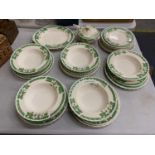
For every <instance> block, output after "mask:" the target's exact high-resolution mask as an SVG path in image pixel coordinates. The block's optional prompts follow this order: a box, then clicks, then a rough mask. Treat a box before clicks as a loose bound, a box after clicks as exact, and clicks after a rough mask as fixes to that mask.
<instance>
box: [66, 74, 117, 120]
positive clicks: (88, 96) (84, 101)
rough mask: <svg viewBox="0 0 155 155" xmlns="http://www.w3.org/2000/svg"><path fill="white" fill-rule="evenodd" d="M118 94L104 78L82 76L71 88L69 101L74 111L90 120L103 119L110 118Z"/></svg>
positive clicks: (78, 115)
mask: <svg viewBox="0 0 155 155" xmlns="http://www.w3.org/2000/svg"><path fill="white" fill-rule="evenodd" d="M117 99H118V96H117V94H116V92H115V91H114V89H113V88H112V87H111V86H110V85H109V84H108V83H107V82H105V81H104V80H101V79H98V78H88V77H87V78H82V79H80V80H78V81H76V82H75V83H74V84H73V85H72V86H71V88H70V90H69V94H68V101H69V105H70V108H71V110H72V111H73V113H74V114H75V115H76V116H77V117H79V118H80V119H82V120H85V121H89V122H96V121H103V120H106V119H107V118H108V116H109V115H110V114H111V112H113V111H114V109H115V107H116V105H117Z"/></svg>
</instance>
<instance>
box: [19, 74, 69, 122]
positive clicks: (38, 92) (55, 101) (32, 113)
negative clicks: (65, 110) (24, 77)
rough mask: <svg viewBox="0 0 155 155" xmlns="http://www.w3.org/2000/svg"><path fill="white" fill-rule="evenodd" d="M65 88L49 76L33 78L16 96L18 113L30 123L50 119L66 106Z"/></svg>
mask: <svg viewBox="0 0 155 155" xmlns="http://www.w3.org/2000/svg"><path fill="white" fill-rule="evenodd" d="M65 100H66V92H65V88H64V86H63V85H62V84H61V83H60V82H59V81H57V80H56V79H54V78H52V77H49V76H41V77H37V78H33V79H31V80H29V81H28V82H26V83H25V84H24V85H23V86H22V87H21V88H20V90H19V91H18V93H17V95H16V110H17V113H18V114H19V115H20V116H21V117H23V118H24V119H25V120H28V121H34V122H37V121H39V122H40V121H44V120H48V119H50V118H51V117H52V116H53V115H54V114H55V113H56V112H57V110H58V109H59V107H60V106H61V105H62V104H64V102H65Z"/></svg>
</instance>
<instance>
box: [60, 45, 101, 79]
mask: <svg viewBox="0 0 155 155" xmlns="http://www.w3.org/2000/svg"><path fill="white" fill-rule="evenodd" d="M99 64H100V58H99V54H98V52H97V51H96V49H95V48H94V47H92V46H91V45H89V44H86V43H72V44H70V45H68V46H67V47H65V48H64V49H63V50H62V52H61V54H60V68H61V69H62V71H63V72H64V73H65V74H67V75H69V76H71V77H76V78H79V77H85V76H90V75H92V74H94V73H95V72H96V71H97V69H98V67H99Z"/></svg>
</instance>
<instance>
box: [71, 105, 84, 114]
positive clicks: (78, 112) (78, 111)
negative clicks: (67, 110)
mask: <svg viewBox="0 0 155 155" xmlns="http://www.w3.org/2000/svg"><path fill="white" fill-rule="evenodd" d="M73 108H74V110H75V111H76V113H77V114H81V113H82V111H81V110H80V108H79V106H78V105H74V106H73Z"/></svg>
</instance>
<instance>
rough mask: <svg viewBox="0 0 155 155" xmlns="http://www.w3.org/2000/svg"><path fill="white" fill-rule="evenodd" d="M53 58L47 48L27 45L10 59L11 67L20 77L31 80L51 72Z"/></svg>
mask: <svg viewBox="0 0 155 155" xmlns="http://www.w3.org/2000/svg"><path fill="white" fill-rule="evenodd" d="M53 62H54V59H53V56H52V54H51V53H50V52H49V50H48V49H47V48H46V47H45V46H41V45H36V44H26V45H24V46H22V47H20V48H18V49H16V50H15V51H14V52H13V54H12V55H11V58H10V66H11V68H12V70H13V72H14V73H15V75H17V76H18V77H20V78H22V79H31V78H33V77H37V76H40V75H43V74H46V73H48V72H49V71H50V69H51V68H52V66H53Z"/></svg>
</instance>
